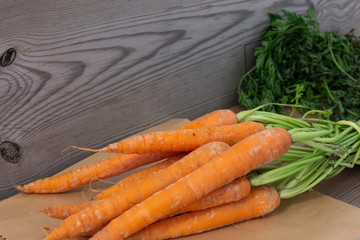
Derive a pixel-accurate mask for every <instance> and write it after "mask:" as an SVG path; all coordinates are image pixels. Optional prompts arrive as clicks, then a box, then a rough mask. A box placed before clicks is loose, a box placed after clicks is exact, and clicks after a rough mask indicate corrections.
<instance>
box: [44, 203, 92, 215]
mask: <svg viewBox="0 0 360 240" xmlns="http://www.w3.org/2000/svg"><path fill="white" fill-rule="evenodd" d="M92 204H94V202H93V201H89V202H81V203H73V204H68V205H53V206H49V207H46V208H44V209H42V210H41V212H43V213H45V214H46V215H48V216H49V217H52V218H56V219H65V218H67V217H69V216H70V215H73V214H74V213H77V212H79V211H80V210H82V209H85V208H88V207H90V206H91V205H92Z"/></svg>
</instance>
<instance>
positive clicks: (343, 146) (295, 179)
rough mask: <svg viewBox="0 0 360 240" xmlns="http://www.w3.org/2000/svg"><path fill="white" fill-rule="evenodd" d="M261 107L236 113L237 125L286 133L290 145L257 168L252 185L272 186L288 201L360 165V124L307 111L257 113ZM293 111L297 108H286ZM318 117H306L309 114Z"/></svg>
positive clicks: (252, 175)
mask: <svg viewBox="0 0 360 240" xmlns="http://www.w3.org/2000/svg"><path fill="white" fill-rule="evenodd" d="M264 106H265V105H263V106H259V107H257V108H254V109H251V110H248V111H243V112H240V113H238V114H237V117H238V120H239V122H242V121H255V122H261V123H263V124H264V125H265V126H266V127H267V128H273V127H282V128H285V129H287V130H288V132H289V133H290V135H291V139H292V142H293V143H295V142H296V143H300V144H301V145H302V146H298V145H292V146H291V147H290V150H289V151H288V152H287V153H286V154H284V155H283V156H282V157H280V158H279V159H277V160H276V161H274V162H271V163H269V164H264V165H263V166H260V167H259V168H257V169H256V170H255V171H252V172H251V173H250V174H249V175H248V176H249V178H250V182H251V184H252V186H259V185H265V184H266V185H269V184H270V185H273V186H274V187H276V188H277V190H278V191H279V193H280V196H281V198H290V197H293V196H296V195H298V194H301V193H303V192H305V191H307V190H310V189H311V188H313V187H314V186H315V185H316V184H318V183H319V182H321V181H322V180H324V179H328V178H331V177H333V176H335V175H337V174H338V173H340V172H341V171H342V170H343V169H345V168H347V167H348V168H353V167H354V166H355V165H356V164H358V165H359V164H360V160H359V159H360V127H359V124H360V121H358V122H350V121H338V122H334V121H331V120H328V119H324V118H323V117H321V116H322V115H324V114H327V113H328V112H327V111H317V110H310V111H309V112H307V113H305V114H304V115H303V117H301V118H294V117H291V116H284V115H281V114H277V113H272V112H265V111H260V110H261V108H262V107H264ZM288 106H292V107H294V108H296V107H303V106H299V105H288ZM309 113H311V114H314V113H315V114H319V118H309V117H307V116H308V114H309Z"/></svg>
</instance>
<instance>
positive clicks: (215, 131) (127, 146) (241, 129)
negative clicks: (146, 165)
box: [99, 122, 265, 153]
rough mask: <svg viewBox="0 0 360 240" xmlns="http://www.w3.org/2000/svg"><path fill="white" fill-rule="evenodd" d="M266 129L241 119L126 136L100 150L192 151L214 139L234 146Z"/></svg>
mask: <svg viewBox="0 0 360 240" xmlns="http://www.w3.org/2000/svg"><path fill="white" fill-rule="evenodd" d="M264 129H265V127H264V125H263V124H261V123H257V122H242V123H237V124H232V125H224V126H218V127H212V128H197V129H183V130H172V131H159V132H153V133H148V134H142V135H138V136H133V137H129V138H126V139H124V140H122V141H120V142H117V143H114V144H110V145H109V146H107V147H105V148H102V149H100V150H99V151H100V152H122V153H149V152H170V151H177V152H182V151H185V152H189V151H192V150H194V149H196V148H198V147H200V146H201V145H204V144H206V143H209V142H214V141H221V142H225V143H227V144H229V145H233V144H235V143H237V142H238V141H240V140H241V139H243V138H245V137H247V136H249V135H251V134H253V133H256V132H259V131H262V130H264Z"/></svg>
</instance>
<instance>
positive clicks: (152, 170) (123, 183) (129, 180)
mask: <svg viewBox="0 0 360 240" xmlns="http://www.w3.org/2000/svg"><path fill="white" fill-rule="evenodd" d="M184 156H185V153H183V154H179V155H176V156H174V157H170V158H168V159H166V160H164V161H162V162H159V163H157V164H155V165H153V166H151V167H149V168H145V169H143V170H141V171H139V172H136V173H133V174H131V175H130V176H128V177H126V178H124V179H121V180H120V181H118V182H117V183H116V184H115V185H113V186H111V187H110V188H108V189H106V190H104V191H102V192H100V193H99V194H98V195H97V196H96V197H95V198H94V199H95V200H100V199H104V198H106V197H109V196H111V195H112V194H114V193H116V192H117V191H119V190H120V189H123V188H125V187H127V186H129V185H131V184H133V183H135V182H138V181H140V180H142V179H144V178H146V177H149V176H151V175H154V174H157V173H158V172H159V171H162V170H164V169H165V168H166V167H168V166H170V165H171V164H173V163H174V162H176V161H177V160H179V159H181V158H183V157H184Z"/></svg>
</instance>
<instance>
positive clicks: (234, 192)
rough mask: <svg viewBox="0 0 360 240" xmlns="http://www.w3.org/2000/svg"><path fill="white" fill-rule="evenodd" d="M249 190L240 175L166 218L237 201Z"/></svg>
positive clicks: (246, 181)
mask: <svg viewBox="0 0 360 240" xmlns="http://www.w3.org/2000/svg"><path fill="white" fill-rule="evenodd" d="M250 190H251V185H250V181H249V180H248V179H247V178H246V177H241V178H238V179H236V180H234V181H233V182H231V183H230V184H228V185H225V186H223V187H221V188H218V189H216V190H214V191H212V192H210V193H209V194H207V195H205V196H203V197H201V198H200V199H198V200H196V201H195V202H192V203H190V204H188V205H186V206H184V207H182V208H180V209H179V210H178V211H176V212H173V213H172V214H170V215H169V216H166V218H169V217H170V216H175V215H178V214H181V213H186V212H192V211H197V210H202V209H206V208H211V207H215V206H218V205H222V204H225V203H230V202H235V201H239V200H240V199H242V198H244V197H246V196H247V195H249V193H250Z"/></svg>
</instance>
